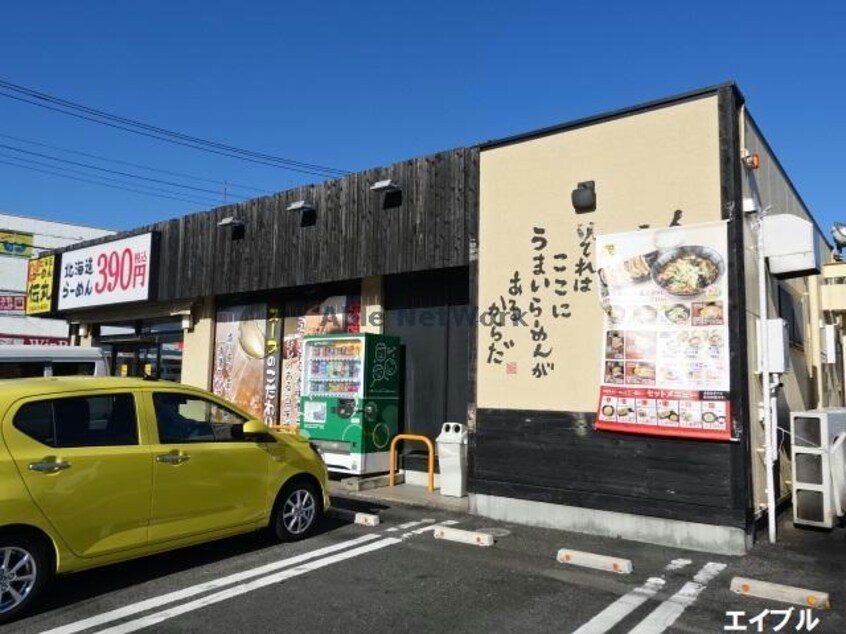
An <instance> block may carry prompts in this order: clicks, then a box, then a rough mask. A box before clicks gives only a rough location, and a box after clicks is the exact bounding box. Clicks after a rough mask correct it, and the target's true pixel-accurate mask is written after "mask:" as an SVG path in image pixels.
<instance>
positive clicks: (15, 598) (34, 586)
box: [0, 533, 50, 623]
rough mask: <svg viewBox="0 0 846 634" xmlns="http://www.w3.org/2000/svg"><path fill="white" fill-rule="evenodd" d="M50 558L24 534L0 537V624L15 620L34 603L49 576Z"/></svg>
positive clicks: (38, 543) (41, 545)
mask: <svg viewBox="0 0 846 634" xmlns="http://www.w3.org/2000/svg"><path fill="white" fill-rule="evenodd" d="M49 561H50V557H49V555H48V553H47V550H46V548H45V547H44V545H43V544H41V543H40V542H38V541H36V540H34V539H31V538H29V537H28V536H26V535H16V534H14V533H13V534H6V535H2V534H0V623H5V622H7V621H11V620H13V619H15V618H17V617H18V616H19V615H20V614H21V613H23V612H25V611H26V610H28V609H29V608H30V606H31V605H32V604H34V603H35V601H36V599H37V597H38V595H39V594H40V593H41V590H42V589H43V588H44V586H45V584H46V583H47V580H48V579H49V577H50V566H49Z"/></svg>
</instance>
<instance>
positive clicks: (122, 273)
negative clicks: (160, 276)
mask: <svg viewBox="0 0 846 634" xmlns="http://www.w3.org/2000/svg"><path fill="white" fill-rule="evenodd" d="M152 245H153V234H152V233H145V234H142V235H139V236H133V237H131V238H124V239H122V240H113V241H111V242H105V243H103V244H98V245H96V246H93V247H86V248H84V249H76V250H74V251H66V252H65V253H63V254H62V261H61V267H60V269H59V283H58V286H57V289H56V292H57V294H58V302H59V310H67V309H70V308H82V307H87V306H101V305H103V304H120V303H124V302H135V301H141V300H147V299H153V298H152V297H151V292H150V280H151V266H152V256H151V253H152Z"/></svg>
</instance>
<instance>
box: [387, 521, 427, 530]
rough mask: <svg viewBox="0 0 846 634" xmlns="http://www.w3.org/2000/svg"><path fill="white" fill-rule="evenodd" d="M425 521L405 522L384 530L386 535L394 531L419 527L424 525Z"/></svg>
mask: <svg viewBox="0 0 846 634" xmlns="http://www.w3.org/2000/svg"><path fill="white" fill-rule="evenodd" d="M425 523H426V520H419V521H417V522H406V523H405V524H400V525H399V526H391V527H390V528H388V529H386V530H385V532H386V533H394V532H396V531H404V530H406V529H409V528H414V527H415V526H420V525H421V524H425Z"/></svg>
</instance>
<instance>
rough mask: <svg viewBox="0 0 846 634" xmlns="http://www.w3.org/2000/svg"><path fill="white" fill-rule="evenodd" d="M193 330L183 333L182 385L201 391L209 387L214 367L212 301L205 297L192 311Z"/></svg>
mask: <svg viewBox="0 0 846 634" xmlns="http://www.w3.org/2000/svg"><path fill="white" fill-rule="evenodd" d="M193 317H194V328H193V329H192V330H190V331H186V332H185V338H184V340H183V345H184V348H183V351H182V383H184V384H185V385H193V386H194V387H199V388H202V389H205V390H207V389H209V388H210V387H211V384H210V379H211V372H212V367H213V365H214V359H213V354H214V324H215V310H214V301H213V300H212V298H210V297H207V298H205V299H203V300H202V301H201V302H199V303H198V304H197V306H196V307H195V308H194V309H193Z"/></svg>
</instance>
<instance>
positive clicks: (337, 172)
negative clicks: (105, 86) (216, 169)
mask: <svg viewBox="0 0 846 634" xmlns="http://www.w3.org/2000/svg"><path fill="white" fill-rule="evenodd" d="M0 87H2V88H4V89H5V90H7V91H11V92H13V93H17V94H16V95H11V94H8V93H7V92H0V95H2V96H5V97H8V98H11V99H16V100H18V101H23V102H25V103H29V104H32V105H37V106H40V107H43V108H47V109H48V110H54V111H57V112H61V113H63V114H67V115H70V116H74V117H78V118H81V119H86V120H89V121H93V122H95V123H100V124H102V125H108V126H110V127H113V128H118V129H121V130H125V131H128V132H134V133H136V134H141V135H143V136H150V137H152V138H156V139H159V140H161V141H167V142H169V143H176V144H178V145H185V146H187V147H193V148H194V149H198V150H203V151H206V152H212V153H214V154H221V155H223V156H229V157H231V158H240V159H242V160H246V161H251V162H257V163H262V164H265V165H274V166H276V167H280V168H282V169H287V170H292V171H299V172H304V173H310V174H315V175H318V176H328V177H330V178H338V177H341V176H345V175H347V174H349V173H350V172H349V171H348V170H342V169H338V168H334V167H327V166H324V165H318V164H315V163H306V162H304V161H296V160H293V159H288V158H283V157H280V156H274V155H272V154H266V153H263V152H255V151H252V150H246V149H243V148H239V147H236V146H233V145H227V144H225V143H220V142H217V141H210V140H207V139H202V138H200V137H195V136H192V135H189V134H183V133H181V132H175V131H173V130H168V129H166V128H161V127H158V126H154V125H150V124H147V123H143V122H141V121H137V120H135V119H130V118H127V117H121V116H118V115H114V114H111V113H108V112H105V111H103V110H97V109H96V108H90V107H88V106H85V105H82V104H79V103H76V102H73V101H69V100H66V99H61V98H59V97H54V96H52V95H49V94H47V93H43V92H39V91H36V90H33V89H31V88H27V87H25V86H21V85H18V84H13V83H11V82H8V81H5V80H2V79H0ZM20 95H23V96H20ZM48 104H50V105H48Z"/></svg>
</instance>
